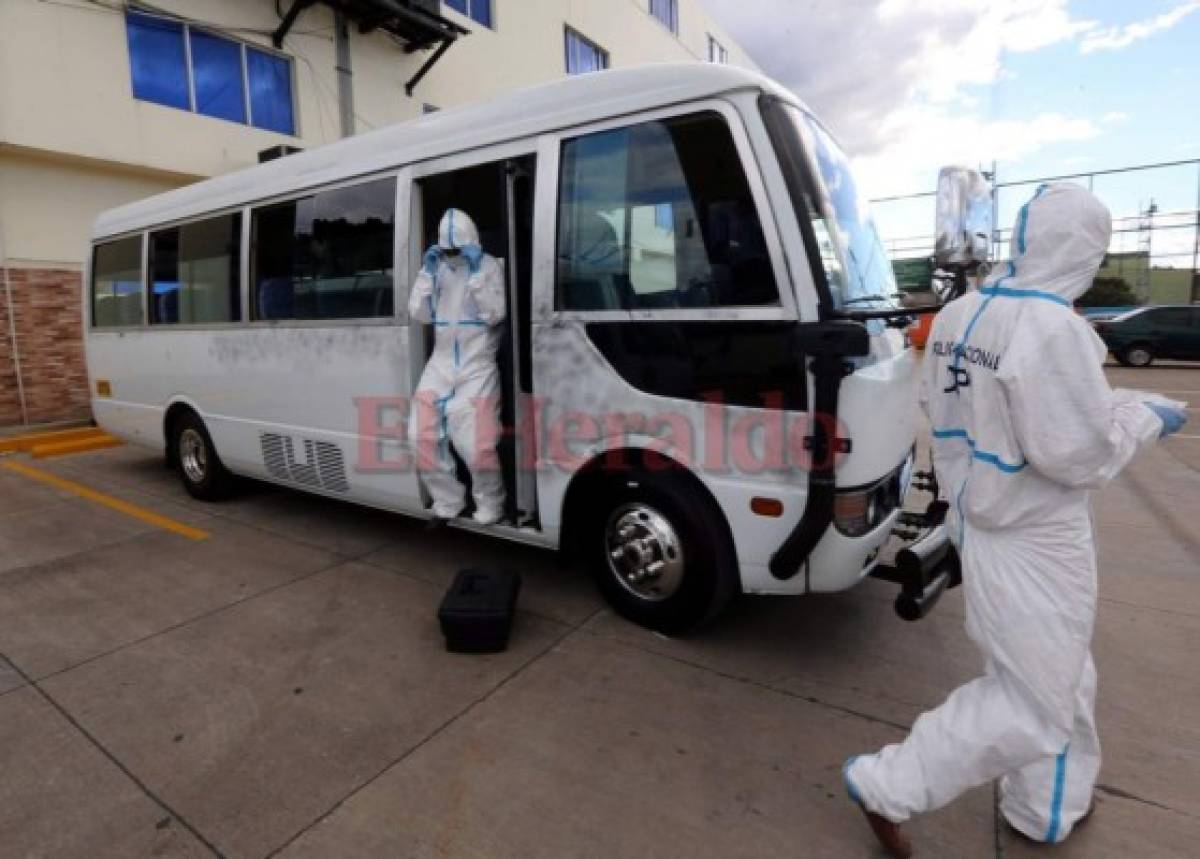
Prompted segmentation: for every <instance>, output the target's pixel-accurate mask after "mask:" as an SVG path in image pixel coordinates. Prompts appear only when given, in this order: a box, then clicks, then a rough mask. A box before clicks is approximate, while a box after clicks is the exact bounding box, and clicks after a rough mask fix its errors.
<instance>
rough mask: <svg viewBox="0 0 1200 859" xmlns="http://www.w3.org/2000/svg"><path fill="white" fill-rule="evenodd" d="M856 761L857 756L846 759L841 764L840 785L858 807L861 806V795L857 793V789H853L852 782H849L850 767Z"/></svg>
mask: <svg viewBox="0 0 1200 859" xmlns="http://www.w3.org/2000/svg"><path fill="white" fill-rule="evenodd" d="M856 760H858V755H855V756H854V757H852V758H849V759H847V761H846V762H845V763H844V764H842V783H843V784H844V785H845V786H846V793H847V794H849V795H850V798H851V799H852V800H854V801H855V802H856V803H858V804H859V805H862V804H863V801H862V794H860V793H859V792H858V788H857V787H855V786H854V782H852V781H851V780H850V767H852V766H853V765H854V762H855V761H856Z"/></svg>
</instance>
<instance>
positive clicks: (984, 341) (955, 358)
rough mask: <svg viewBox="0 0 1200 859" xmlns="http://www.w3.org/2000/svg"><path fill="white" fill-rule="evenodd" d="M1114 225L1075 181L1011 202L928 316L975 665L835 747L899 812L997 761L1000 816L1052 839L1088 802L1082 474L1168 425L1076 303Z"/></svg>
mask: <svg viewBox="0 0 1200 859" xmlns="http://www.w3.org/2000/svg"><path fill="white" fill-rule="evenodd" d="M1111 232H1112V220H1111V217H1110V215H1109V213H1108V210H1107V209H1106V208H1105V207H1104V205H1103V204H1102V203H1101V202H1100V201H1099V200H1097V199H1096V198H1095V197H1093V196H1092V195H1091V194H1090V193H1088V192H1087V191H1086V190H1084V189H1083V188H1081V187H1079V186H1077V185H1072V184H1055V185H1044V186H1042V187H1041V188H1040V189H1039V190H1038V192H1037V194H1036V195H1035V196H1034V198H1033V199H1032V200H1031V201H1030V202H1029V203H1027V204H1026V205H1025V206H1024V208H1022V209H1021V211H1020V213H1019V215H1018V217H1017V222H1016V227H1015V230H1014V233H1013V239H1012V247H1011V256H1012V260H1011V262H1009V263H1007V264H1006V265H1005V266H1003V267H1002V268H1001V269H1000V271H999V273H998V276H994V277H993V278H992V279H991V281H990V282H989V284H988V285H986V286H984V287H983V288H981V289H980V290H978V291H977V292H971V293H968V294H967V295H965V296H964V297H963V298H961V299H959V300H957V301H954V302H953V303H951V304H950V305H948V306H947V307H946V308H945V309H943V310H942V311H941V312H940V313H939V314H938V316H937V318H936V319H935V321H934V324H933V330H932V332H931V335H930V339H929V345H928V346H927V348H926V354H925V360H924V368H923V374H924V378H923V379H922V401H923V404H924V405H925V408H926V410H927V412H928V414H929V418H930V421H931V423H932V425H933V455H934V464H935V468H936V471H937V476H938V480H939V483H940V485H941V487H942V490H943V493H944V496H945V498H946V500H947V501H949V502H950V505H951V508H950V513H949V516H948V518H947V523H948V527H949V529H950V531H951V533H952V534H953V541H954V543H955V544H956V545H957V546H958V548H959V551H960V552H961V555H962V561H963V585H964V587H965V588H966V611H967V619H966V628H967V633H968V635H969V636H970V637H971V638H972V640H973V641H974V642H975V643H976V644H977V645H978V646H979V648H980V649H981V650H982V651H983V654H984V656H985V658H986V660H985V661H986V667H985V674H984V676H983V677H981V678H979V679H978V680H974V681H972V682H970V683H967V684H966V685H965V686H962V687H960V688H958V689H956V690H955V691H954V692H953V693H951V695H950V697H949V698H947V699H946V701H945V702H944V703H943V704H942V705H941V706H939V707H937V708H936V709H934V710H932V711H930V712H928V713H925V714H923V715H922V716H921V717H920V718H918V719H917V721H916V723H915V724H914V725H913V729H912V733H911V734H910V735H909V736H908V738H907V739H906V740H905V741H904V742H903V743H899V744H895V745H890V746H887V747H885V748H884V749H883V750H882V751H880V752H879V753H878V754H874V755H864V756H860V757H857V758H853V759H851V760H850V761H849V762H847V765H846V768H845V776H846V783H847V788H848V790H849V791H850V792H851V795H852V796H854V797H855V798H856V799H858V801H859V802H861V803H862V804H863V805H864V806H865V807H866V809H867V810H868V811H873V812H875V813H876V814H879V815H881V816H883V817H885V818H887V819H888V820H890V821H892V822H893V823H900V822H902V821H904V820H907V819H908V818H909V817H910V816H911V815H913V814H917V813H920V812H924V811H929V810H932V809H935V808H938V807H940V806H942V805H944V804H946V803H947V802H949V801H950V800H952V799H954V798H955V797H956V796H958V795H959V794H961V793H963V792H964V791H966V790H968V789H969V788H971V787H974V786H976V785H981V784H984V783H986V782H988V781H991V780H993V779H995V778H1001V785H1000V786H1001V792H1002V802H1001V810H1002V811H1003V813H1004V816H1005V818H1006V819H1007V820H1008V822H1009V823H1010V824H1012V826H1013V827H1014V828H1016V829H1017V830H1018V831H1020V832H1022V833H1023V834H1025V835H1026V836H1028V837H1030V838H1033V839H1036V840H1038V841H1045V842H1050V843H1054V842H1059V841H1062V840H1063V839H1065V838H1066V837H1067V836H1068V835H1069V834H1070V832H1071V829H1072V827H1073V826H1074V825H1075V824H1076V823H1077V822H1078V821H1079V820H1080V818H1081V817H1082V816H1083V815H1085V814H1086V813H1087V811H1088V809H1089V808H1090V805H1091V802H1092V788H1093V786H1094V784H1095V781H1096V777H1097V774H1098V773H1099V770H1100V744H1099V740H1098V739H1097V736H1096V725H1095V720H1094V715H1093V710H1094V704H1095V697H1096V669H1095V667H1094V665H1093V664H1092V657H1091V653H1090V644H1091V637H1092V625H1093V620H1094V617H1095V612H1096V558H1095V549H1094V544H1093V535H1092V524H1091V512H1090V504H1089V490H1090V489H1092V488H1095V487H1098V486H1100V485H1102V484H1103V483H1105V482H1106V481H1107V480H1109V479H1110V478H1112V477H1113V476H1115V475H1116V474H1117V473H1118V472H1119V471H1120V470H1121V469H1122V467H1124V465H1125V464H1126V463H1127V462H1129V460H1130V459H1131V458H1132V457H1133V455H1134V454H1135V453H1136V452H1137V450H1138V449H1139V447H1141V446H1142V445H1144V444H1147V443H1149V442H1150V441H1152V440H1153V439H1156V438H1157V437H1158V435H1159V433H1160V431H1161V430H1162V429H1163V421H1162V420H1160V419H1159V417H1158V416H1157V415H1155V413H1154V412H1153V411H1151V410H1150V409H1149V408H1148V407H1147V406H1146V405H1144V404H1143V402H1142V396H1139V395H1137V394H1136V393H1135V392H1132V391H1113V390H1112V389H1110V388H1109V386H1108V383H1107V382H1106V380H1105V378H1104V374H1103V371H1102V365H1103V361H1104V357H1105V354H1106V350H1105V348H1104V344H1103V343H1102V342H1101V341H1100V339H1099V337H1097V336H1096V334H1095V333H1094V332H1093V331H1092V329H1091V327H1090V326H1089V325H1088V324H1087V322H1085V321H1084V320H1083V319H1082V318H1080V317H1079V316H1078V315H1077V314H1076V313H1075V312H1074V311H1073V310H1072V302H1073V301H1074V299H1076V298H1078V297H1079V296H1080V295H1081V294H1083V292H1084V291H1086V290H1087V289H1088V288H1089V286H1090V285H1091V283H1092V281H1093V279H1094V278H1095V275H1096V272H1097V270H1098V268H1099V266H1100V263H1101V261H1102V259H1103V257H1104V254H1105V252H1106V250H1107V249H1108V243H1109V238H1110V235H1111Z"/></svg>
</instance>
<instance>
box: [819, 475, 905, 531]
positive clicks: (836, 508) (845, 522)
mask: <svg viewBox="0 0 1200 859" xmlns="http://www.w3.org/2000/svg"><path fill="white" fill-rule="evenodd" d="M906 464H907V463H906ZM903 472H904V466H900V467H899V468H897V469H896V470H895V471H893V472H892V473H891V474H889V475H888V476H887V477H885V478H884V479H883V480H880V481H879V482H878V483H874V484H872V485H870V486H867V487H858V488H855V489H849V490H840V491H838V493H837V495H835V496H834V499H833V524H834V527H836V528H837V529H838V531H839V532H840V533H842V534H844V535H845V536H847V537H861V536H863V535H864V534H867V533H869V532H871V531H873V530H875V529H876V528H878V527H879V526H880V525H882V524H883V521H884V520H885V519H887V517H888V516H889V515H891V512H892V511H893V510H895V509H896V508H897V507H899V506H900V502H901V501H902V500H903V495H904V493H903V487H902V483H903V481H904V474H903Z"/></svg>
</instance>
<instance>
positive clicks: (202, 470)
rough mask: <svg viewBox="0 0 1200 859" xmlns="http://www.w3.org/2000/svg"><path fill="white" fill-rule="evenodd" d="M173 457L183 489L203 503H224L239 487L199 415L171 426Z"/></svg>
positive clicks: (188, 414)
mask: <svg viewBox="0 0 1200 859" xmlns="http://www.w3.org/2000/svg"><path fill="white" fill-rule="evenodd" d="M171 458H172V460H173V461H174V463H175V469H176V471H178V473H179V479H180V480H182V481H183V488H184V489H186V490H187V493H188V495H191V496H192V497H193V498H195V499H198V500H200V501H224V500H225V499H226V498H229V497H230V496H231V495H232V494H233V492H234V490H235V489H236V488H237V481H236V478H235V477H234V476H233V474H231V473H230V472H229V470H228V469H226V468H225V466H224V465H222V464H221V459H220V457H219V456H217V449H216V447H214V446H213V442H212V437H211V436H210V435H209V434H208V428H207V427H205V426H204V421H202V420H201V419H200V416H199V415H197V414H196V413H195V412H192V411H188V412H184V413H183V414H181V415H179V417H177V418H176V419H175V420H174V421H173V422H172V423H171Z"/></svg>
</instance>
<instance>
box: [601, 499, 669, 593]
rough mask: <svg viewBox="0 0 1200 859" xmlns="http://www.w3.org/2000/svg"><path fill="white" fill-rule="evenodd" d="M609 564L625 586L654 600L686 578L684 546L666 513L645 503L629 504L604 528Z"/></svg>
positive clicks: (618, 510) (620, 508) (611, 517)
mask: <svg viewBox="0 0 1200 859" xmlns="http://www.w3.org/2000/svg"><path fill="white" fill-rule="evenodd" d="M604 549H605V554H606V555H607V557H608V568H609V570H611V571H612V574H613V575H614V576H616V579H617V581H618V582H620V583H621V586H622V587H623V588H625V590H627V591H629V592H630V593H632V594H633V595H634V596H636V597H638V598H639V599H644V600H648V601H650V602H659V601H661V600H665V599H667V598H668V597H670V596H671V595H673V594H674V593H675V592H676V591H677V590H679V585H680V584H681V583H682V582H683V569H684V567H683V546H682V544H681V543H680V540H679V535H678V534H676V533H675V529H674V528H673V527H671V523H670V522H669V521H667V519H666V517H665V516H663V515H662V514H661V513H659V512H658V511H657V510H655V509H654V508H653V507H650V506H648V505H645V504H625V505H623V506H621V507H619V508H617V510H615V511H614V512H613V514H612V515H611V516H610V517H609V518H608V524H607V526H606V527H605V529H604Z"/></svg>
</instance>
